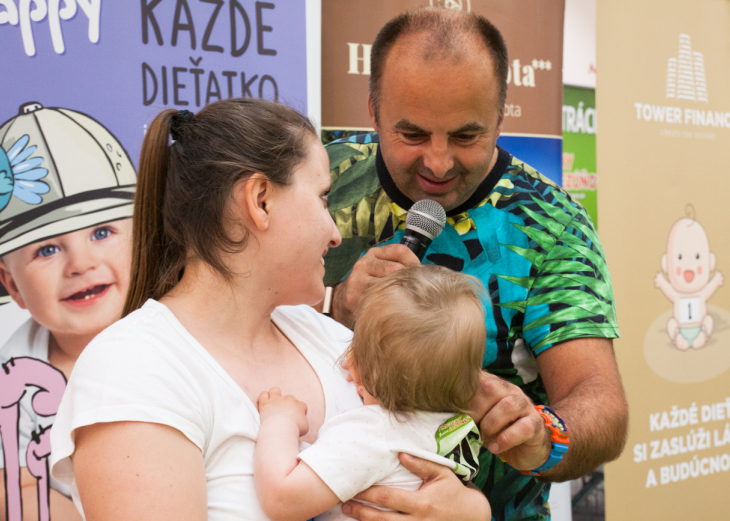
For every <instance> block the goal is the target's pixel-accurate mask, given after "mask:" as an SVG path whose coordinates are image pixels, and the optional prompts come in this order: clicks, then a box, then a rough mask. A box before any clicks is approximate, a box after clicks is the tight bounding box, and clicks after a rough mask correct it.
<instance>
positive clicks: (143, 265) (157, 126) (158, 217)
mask: <svg viewBox="0 0 730 521" xmlns="http://www.w3.org/2000/svg"><path fill="white" fill-rule="evenodd" d="M177 113H178V111H177V110H175V109H169V110H165V111H164V112H161V113H160V114H159V115H158V116H157V117H156V118H155V119H154V121H152V124H151V125H150V126H149V128H148V129H147V133H146V134H145V138H144V142H143V143H142V154H141V156H140V160H139V175H138V177H137V193H136V196H135V200H134V221H133V227H132V276H131V280H130V285H129V291H128V292H127V300H126V302H125V304H124V311H123V312H122V316H123V317H124V316H127V315H128V314H129V313H131V312H132V311H134V310H136V309H138V308H140V307H141V306H142V305H143V304H144V303H145V301H146V300H147V299H149V298H159V297H160V296H161V295H156V293H157V292H156V289H157V287H158V285H159V282H160V276H161V274H162V273H164V272H166V271H168V270H169V267H170V266H164V264H165V263H167V262H169V261H170V260H172V259H169V255H168V251H167V250H168V249H169V240H168V239H167V238H166V237H165V230H164V217H163V215H164V214H163V208H164V204H165V203H164V201H165V184H166V181H167V175H168V171H169V168H170V152H171V151H170V146H169V142H170V127H171V124H172V119H173V117H174V116H175V115H176V114H177Z"/></svg>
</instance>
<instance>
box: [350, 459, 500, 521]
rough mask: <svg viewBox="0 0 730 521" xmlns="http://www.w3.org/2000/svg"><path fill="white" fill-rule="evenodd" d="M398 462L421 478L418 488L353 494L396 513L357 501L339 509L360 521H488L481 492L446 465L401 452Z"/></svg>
mask: <svg viewBox="0 0 730 521" xmlns="http://www.w3.org/2000/svg"><path fill="white" fill-rule="evenodd" d="M400 461H401V463H402V464H403V466H404V467H405V468H407V469H408V470H410V471H411V472H413V473H414V474H416V475H417V476H418V477H420V478H421V479H423V485H422V486H421V489H420V490H419V491H417V492H411V491H408V490H402V489H398V488H390V487H379V486H375V487H370V488H369V489H367V490H365V491H363V492H360V493H359V494H358V495H357V496H355V497H356V498H357V499H362V500H364V501H368V502H370V503H375V504H377V505H380V506H383V507H386V508H390V509H393V510H395V511H396V512H384V511H382V510H378V509H376V508H372V507H369V506H366V505H363V504H362V503H359V502H357V501H348V502H347V503H345V504H343V505H342V512H343V513H344V514H345V515H348V516H350V517H352V518H355V519H359V520H360V521H405V520H406V519H421V520H429V521H453V520H454V519H459V520H464V521H469V520H474V521H477V520H478V521H485V520H487V521H488V520H490V519H491V518H492V509H491V508H490V506H489V502H488V501H487V498H486V497H484V494H482V493H481V492H480V491H478V490H474V489H472V488H467V487H465V486H464V485H463V484H462V483H461V481H460V480H459V478H458V477H456V474H454V473H453V472H452V471H451V469H449V468H448V467H444V466H443V465H439V464H437V463H433V462H432V461H427V460H424V459H420V458H416V457H413V456H410V455H408V454H403V453H401V455H400ZM404 514H405V515H404Z"/></svg>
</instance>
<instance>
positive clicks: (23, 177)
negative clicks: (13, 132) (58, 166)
mask: <svg viewBox="0 0 730 521" xmlns="http://www.w3.org/2000/svg"><path fill="white" fill-rule="evenodd" d="M28 141H30V138H29V137H28V135H27V134H26V135H24V136H23V137H21V138H20V139H18V140H17V141H16V142H15V144H14V145H13V146H12V147H10V150H8V151H7V153H6V152H5V150H3V148H2V147H0V211H2V210H3V209H4V208H5V207H6V206H7V205H8V203H9V202H10V198H11V197H12V196H15V197H17V198H18V199H20V200H21V201H23V202H24V203H27V204H40V203H41V202H42V201H43V198H42V197H41V196H40V194H46V193H48V191H49V190H50V187H49V186H48V185H47V184H46V183H44V182H43V181H39V179H43V178H44V177H46V176H47V175H48V170H46V169H45V168H40V166H41V165H42V164H43V158H42V157H30V156H32V155H33V153H34V152H35V151H36V149H37V148H38V147H36V146H31V147H27V148H26V145H27V144H28Z"/></svg>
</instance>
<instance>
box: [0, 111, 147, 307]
mask: <svg viewBox="0 0 730 521" xmlns="http://www.w3.org/2000/svg"><path fill="white" fill-rule="evenodd" d="M136 183H137V174H136V172H135V170H134V166H133V165H132V161H131V160H130V159H129V155H128V154H127V152H126V151H125V150H124V147H122V145H121V144H120V143H119V141H118V140H117V139H116V138H115V137H114V135H112V133H111V132H109V131H108V130H107V129H106V128H105V127H104V126H103V125H102V124H101V123H99V122H98V121H96V120H95V119H93V118H92V117H90V116H88V115H86V114H83V113H81V112H77V111H74V110H69V109H64V108H55V107H54V108H51V107H48V108H44V107H43V106H42V105H41V104H40V103H35V102H32V103H25V104H23V105H22V106H21V107H20V110H19V114H18V115H17V116H15V117H14V118H12V119H10V120H8V121H6V122H5V123H3V124H2V126H0V256H2V255H5V254H6V253H10V252H12V251H14V250H17V249H18V248H22V247H24V246H27V245H28V244H32V243H34V242H38V241H43V240H46V239H50V238H52V237H57V236H59V235H64V234H66V233H71V232H74V231H76V230H81V229H83V228H88V227H90V226H96V225H98V224H102V223H105V222H110V221H115V220H117V219H124V218H127V217H131V216H132V212H133V207H134V192H135V187H136ZM9 301H10V297H8V296H7V292H6V291H5V288H3V287H2V286H0V304H2V303H6V302H9Z"/></svg>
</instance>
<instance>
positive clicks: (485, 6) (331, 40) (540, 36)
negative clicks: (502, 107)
mask: <svg viewBox="0 0 730 521" xmlns="http://www.w3.org/2000/svg"><path fill="white" fill-rule="evenodd" d="M439 5H440V6H444V5H445V6H446V7H450V8H453V9H460V10H464V11H467V10H471V11H473V12H475V13H479V14H482V15H484V16H486V17H487V18H488V19H489V20H490V21H491V22H492V23H493V24H494V25H495V26H496V27H497V28H498V29H499V30H500V31H501V32H502V35H503V36H504V38H505V41H506V43H507V48H508V50H509V61H510V77H509V89H508V94H507V107H506V116H507V117H506V119H505V123H504V127H503V133H514V134H531V135H550V136H557V137H559V136H561V134H562V131H561V100H562V96H563V92H562V89H563V84H562V66H563V65H562V63H563V10H564V6H565V2H564V0H545V1H539V0H511V1H509V2H504V1H503V0H347V1H343V0H323V2H322V127H323V128H325V129H351V128H352V129H369V128H371V127H372V125H371V123H370V118H369V117H368V110H367V97H368V79H369V52H370V46H371V45H372V43H373V40H374V39H375V36H376V35H377V33H378V31H379V30H380V28H381V27H382V26H383V25H384V24H385V23H386V22H387V21H388V20H390V19H391V18H393V17H395V16H397V15H399V14H401V13H403V12H405V11H408V10H410V9H417V8H420V7H428V6H439ZM450 81H457V82H458V81H459V80H458V78H454V79H452V80H450Z"/></svg>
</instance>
